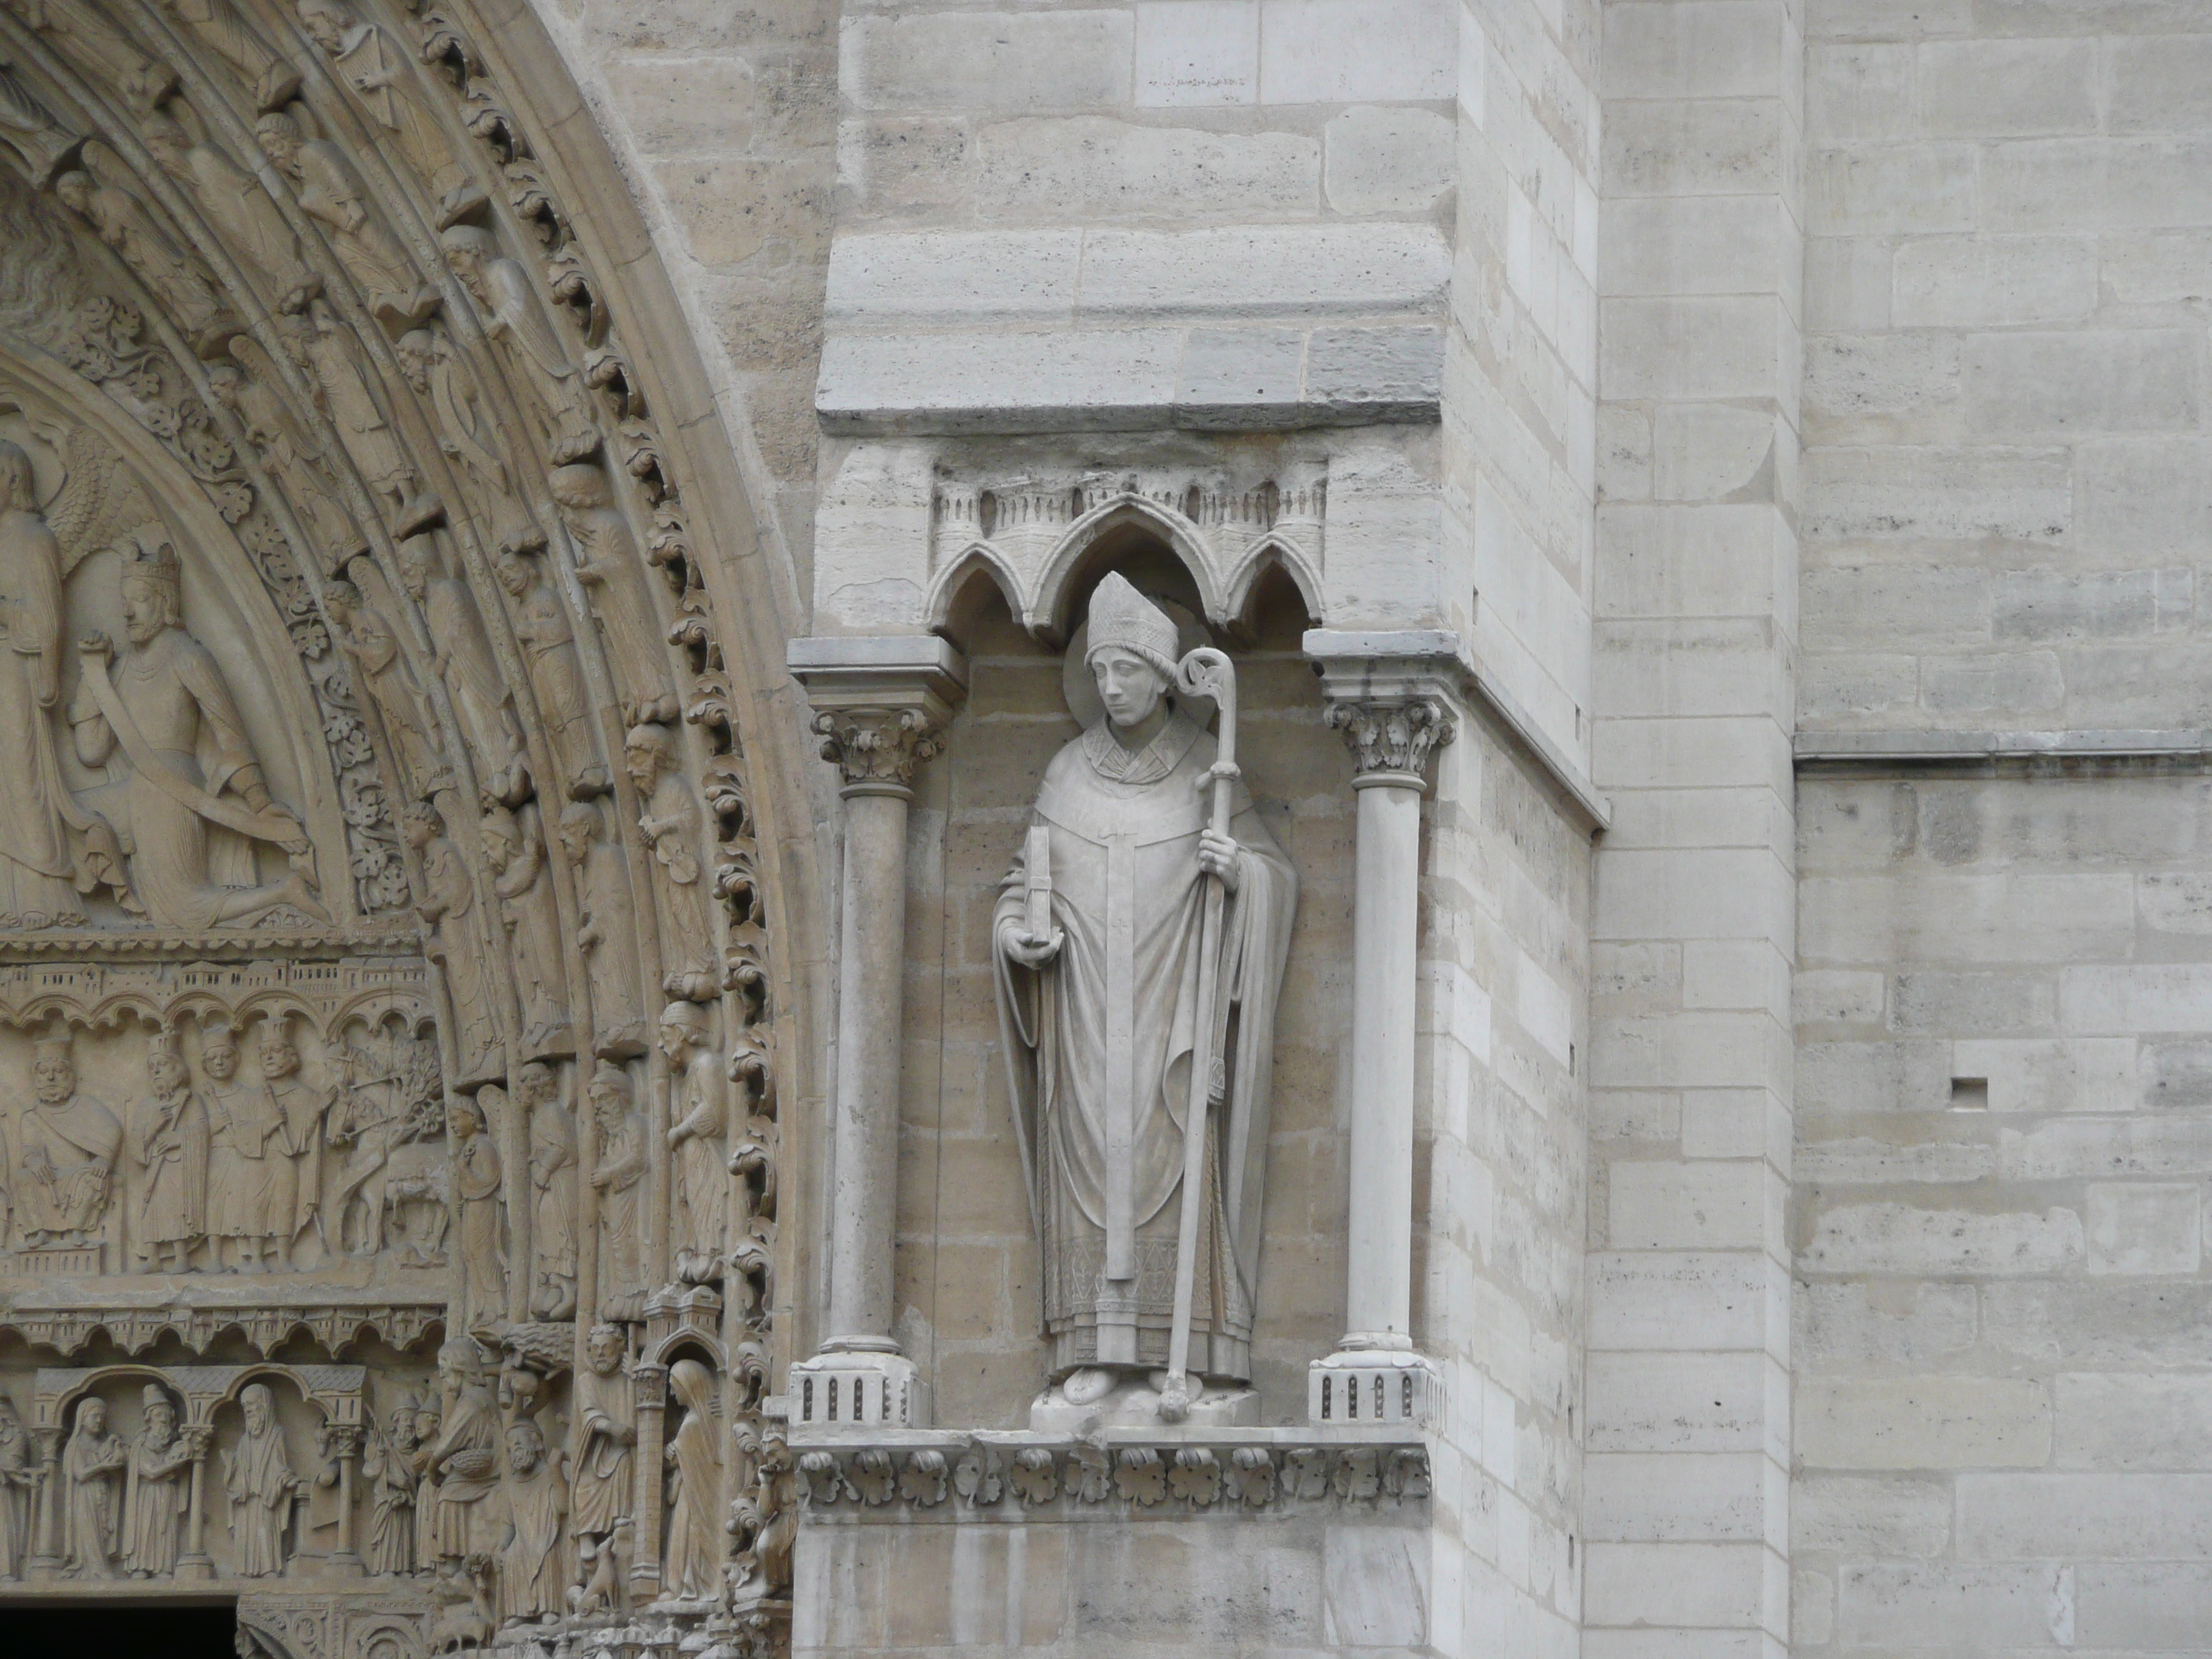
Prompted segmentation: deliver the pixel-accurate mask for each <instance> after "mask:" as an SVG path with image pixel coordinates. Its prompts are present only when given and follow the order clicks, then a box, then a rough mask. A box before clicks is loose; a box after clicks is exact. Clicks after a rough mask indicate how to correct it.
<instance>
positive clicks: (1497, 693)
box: [1304, 628, 1613, 833]
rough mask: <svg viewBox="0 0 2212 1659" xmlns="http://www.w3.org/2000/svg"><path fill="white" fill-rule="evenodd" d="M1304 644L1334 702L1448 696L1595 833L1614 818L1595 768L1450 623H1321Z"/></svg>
mask: <svg viewBox="0 0 2212 1659" xmlns="http://www.w3.org/2000/svg"><path fill="white" fill-rule="evenodd" d="M1304 647H1305V653H1306V655H1307V656H1308V657H1309V658H1310V659H1312V662H1313V665H1314V671H1315V672H1316V673H1317V674H1319V675H1320V676H1321V678H1322V689H1323V690H1324V691H1325V692H1326V693H1327V694H1328V698H1329V700H1330V701H1331V702H1354V703H1358V702H1393V701H1395V702H1405V701H1407V700H1410V699H1413V698H1418V697H1425V696H1427V697H1443V698H1449V699H1450V700H1451V702H1453V703H1454V704H1455V705H1457V706H1459V707H1461V708H1472V709H1474V710H1477V711H1479V712H1480V713H1481V714H1483V715H1484V716H1485V717H1486V720H1487V721H1488V723H1489V724H1491V725H1492V726H1495V727H1497V728H1498V730H1499V732H1500V733H1501V734H1502V735H1503V736H1504V738H1506V739H1507V740H1508V742H1509V743H1510V744H1511V745H1512V746H1513V747H1515V748H1516V749H1518V750H1521V751H1522V753H1523V754H1524V755H1526V756H1527V757H1528V759H1529V761H1530V762H1531V763H1534V767H1535V769H1536V770H1537V771H1538V772H1539V773H1541V775H1542V776H1543V778H1544V780H1545V781H1546V782H1547V783H1548V784H1549V785H1550V786H1551V787H1552V788H1553V790H1554V791H1555V792H1556V793H1558V794H1559V797H1560V798H1561V800H1562V804H1563V805H1565V806H1566V807H1567V808H1568V811H1569V813H1570V816H1571V817H1575V818H1577V819H1578V820H1579V821H1580V822H1581V823H1583V827H1584V828H1586V829H1589V830H1590V831H1592V832H1593V833H1595V832H1596V831H1598V830H1601V829H1605V828H1607V826H1608V825H1609V824H1611V823H1612V822H1613V808H1612V805H1610V804H1609V803H1608V802H1607V800H1606V799H1605V797H1604V796H1603V795H1601V794H1600V793H1598V792H1597V787H1596V786H1595V784H1593V783H1592V782H1591V781H1590V779H1589V774H1588V773H1587V772H1585V771H1584V770H1583V768H1582V766H1581V764H1580V763H1578V762H1577V761H1576V759H1575V758H1574V757H1572V756H1571V755H1569V754H1568V753H1567V752H1566V751H1565V750H1563V749H1561V748H1560V747H1559V744H1557V743H1555V742H1554V741H1553V739H1552V738H1551V737H1550V736H1549V735H1548V734H1547V732H1545V731H1544V729H1543V728H1542V726H1540V725H1539V724H1538V723H1537V721H1536V720H1535V717H1534V715H1533V714H1530V713H1529V711H1528V709H1527V708H1523V707H1522V703H1521V701H1520V699H1519V698H1517V697H1516V696H1514V695H1513V693H1512V692H1511V691H1510V690H1508V689H1507V688H1506V687H1505V686H1504V684H1501V683H1500V682H1499V680H1498V678H1497V676H1496V675H1494V674H1492V672H1491V671H1490V670H1489V669H1488V668H1486V666H1484V665H1482V663H1480V661H1479V660H1477V659H1476V658H1475V656H1474V653H1473V651H1472V650H1471V649H1470V648H1469V647H1468V642H1467V641H1465V640H1464V639H1462V637H1461V636H1460V635H1457V634H1455V633H1450V632H1449V631H1447V630H1445V629H1400V630H1394V631H1389V632H1385V631H1381V630H1376V631H1372V632H1369V631H1352V630H1349V629H1334V628H1315V629H1308V630H1307V632H1306V635H1305V639H1304Z"/></svg>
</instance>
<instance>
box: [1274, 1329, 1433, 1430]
mask: <svg viewBox="0 0 2212 1659" xmlns="http://www.w3.org/2000/svg"><path fill="white" fill-rule="evenodd" d="M1442 1414H1443V1378H1442V1377H1441V1376H1438V1375H1437V1368H1436V1366H1435V1364H1433V1363H1432V1362H1431V1360H1430V1359H1429V1358H1427V1357H1426V1356H1425V1355H1423V1354H1418V1353H1415V1352H1413V1350H1412V1349H1411V1348H1344V1349H1340V1350H1338V1351H1337V1352H1334V1353H1333V1354H1331V1355H1329V1357H1328V1358H1326V1359H1316V1360H1315V1361H1314V1362H1313V1364H1311V1365H1310V1366H1308V1367H1307V1368H1306V1421H1307V1422H1309V1423H1328V1424H1330V1425H1338V1424H1342V1425H1346V1426H1359V1425H1375V1424H1392V1425H1404V1426H1406V1427H1407V1428H1409V1429H1412V1428H1433V1427H1434V1426H1435V1425H1436V1424H1437V1419H1438V1418H1439V1417H1440V1416H1441V1415H1442Z"/></svg>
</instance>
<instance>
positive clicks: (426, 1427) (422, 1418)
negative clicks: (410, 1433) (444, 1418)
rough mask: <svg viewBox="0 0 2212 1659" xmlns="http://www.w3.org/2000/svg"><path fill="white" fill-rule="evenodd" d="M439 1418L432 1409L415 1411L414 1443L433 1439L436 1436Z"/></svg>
mask: <svg viewBox="0 0 2212 1659" xmlns="http://www.w3.org/2000/svg"><path fill="white" fill-rule="evenodd" d="M440 1422H441V1419H440V1417H439V1415H438V1413H437V1412H436V1411H435V1409H434V1410H429V1411H420V1412H416V1413H415V1439H416V1443H417V1444H418V1445H419V1444H420V1443H422V1442H423V1441H426V1440H435V1439H436V1438H437V1437H438V1425H439V1423H440Z"/></svg>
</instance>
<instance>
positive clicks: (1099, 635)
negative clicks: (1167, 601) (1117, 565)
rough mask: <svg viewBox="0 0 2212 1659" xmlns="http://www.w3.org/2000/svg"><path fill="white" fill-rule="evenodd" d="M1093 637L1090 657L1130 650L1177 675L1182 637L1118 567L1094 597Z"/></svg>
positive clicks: (1086, 651) (1087, 650)
mask: <svg viewBox="0 0 2212 1659" xmlns="http://www.w3.org/2000/svg"><path fill="white" fill-rule="evenodd" d="M1090 626H1091V637H1090V640H1089V641H1088V642H1087V643H1086V644H1085V647H1084V650H1083V655H1084V659H1085V661H1088V660H1090V659H1091V658H1093V657H1095V656H1097V654H1098V653H1100V652H1101V651H1106V650H1116V651H1131V652H1134V653H1136V654H1137V655H1138V656H1139V657H1142V658H1143V659H1145V660H1146V662H1148V663H1150V664H1152V666H1153V667H1155V668H1157V669H1158V670H1159V671H1160V672H1162V673H1163V674H1165V675H1166V676H1167V677H1168V678H1170V679H1173V678H1175V669H1176V659H1177V658H1178V657H1180V656H1181V655H1182V652H1181V651H1180V650H1178V649H1177V647H1179V646H1180V645H1181V643H1182V640H1181V637H1180V636H1179V635H1177V633H1176V625H1175V623H1174V622H1173V620H1172V619H1170V617H1169V616H1168V614H1167V613H1166V612H1165V611H1162V610H1161V609H1160V608H1159V606H1158V605H1154V604H1153V603H1152V601H1151V600H1150V599H1146V597H1145V596H1144V595H1143V594H1141V593H1139V592H1137V590H1136V589H1135V588H1133V587H1132V586H1129V582H1128V579H1127V577H1125V576H1123V575H1122V574H1121V572H1120V571H1118V570H1115V571H1111V572H1109V573H1108V574H1107V577H1106V580H1104V581H1103V582H1101V583H1099V584H1098V586H1097V591H1096V592H1093V593H1092V594H1091V617H1090Z"/></svg>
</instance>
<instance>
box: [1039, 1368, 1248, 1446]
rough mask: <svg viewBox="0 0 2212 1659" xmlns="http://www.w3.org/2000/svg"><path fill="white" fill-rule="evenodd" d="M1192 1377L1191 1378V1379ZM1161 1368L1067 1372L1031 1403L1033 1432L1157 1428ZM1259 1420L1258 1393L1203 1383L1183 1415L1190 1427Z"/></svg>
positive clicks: (1240, 1424) (1238, 1424)
mask: <svg viewBox="0 0 2212 1659" xmlns="http://www.w3.org/2000/svg"><path fill="white" fill-rule="evenodd" d="M1193 1380H1194V1381H1195V1380H1196V1379H1193ZM1166 1381H1167V1373H1166V1372H1165V1371H1152V1372H1144V1371H1123V1372H1118V1373H1117V1372H1114V1371H1108V1370H1079V1371H1074V1372H1072V1373H1070V1374H1069V1375H1068V1376H1066V1377H1065V1378H1063V1379H1062V1380H1061V1381H1060V1382H1058V1383H1054V1384H1053V1385H1052V1386H1051V1387H1050V1388H1048V1389H1046V1390H1045V1391H1044V1392H1043V1393H1042V1394H1041V1395H1038V1396H1037V1397H1036V1399H1035V1400H1033V1401H1030V1433H1032V1434H1071V1435H1085V1434H1089V1433H1091V1431H1094V1430H1096V1429H1102V1428H1131V1429H1151V1430H1156V1431H1157V1430H1162V1429H1164V1426H1165V1425H1163V1424H1162V1422H1161V1420H1160V1385H1161V1384H1162V1383H1164V1382H1166ZM1259 1420H1260V1395H1259V1394H1258V1392H1257V1391H1256V1390H1255V1389H1248V1388H1245V1387H1243V1386H1242V1385H1241V1384H1223V1383H1206V1385H1205V1386H1204V1388H1203V1389H1200V1392H1199V1395H1198V1397H1197V1398H1196V1399H1195V1400H1194V1401H1192V1402H1191V1407H1190V1415H1189V1416H1188V1418H1187V1419H1184V1421H1185V1422H1186V1423H1188V1424H1189V1425H1191V1426H1192V1427H1194V1428H1207V1429H1217V1428H1239V1427H1246V1426H1249V1425H1256V1424H1257V1423H1258V1422H1259Z"/></svg>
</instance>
